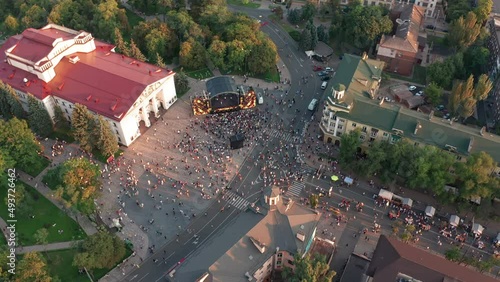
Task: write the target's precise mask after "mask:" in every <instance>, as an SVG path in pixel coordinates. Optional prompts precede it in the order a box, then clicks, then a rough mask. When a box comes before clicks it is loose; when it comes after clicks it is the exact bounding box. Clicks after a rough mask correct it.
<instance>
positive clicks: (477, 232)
mask: <svg viewBox="0 0 500 282" xmlns="http://www.w3.org/2000/svg"><path fill="white" fill-rule="evenodd" d="M483 231H484V227H483V226H482V225H481V224H479V223H474V224H472V233H474V236H476V237H479V236H481V234H483Z"/></svg>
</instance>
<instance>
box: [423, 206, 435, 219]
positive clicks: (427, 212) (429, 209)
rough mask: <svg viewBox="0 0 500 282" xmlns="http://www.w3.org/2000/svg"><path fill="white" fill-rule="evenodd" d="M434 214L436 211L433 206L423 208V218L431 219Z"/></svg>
mask: <svg viewBox="0 0 500 282" xmlns="http://www.w3.org/2000/svg"><path fill="white" fill-rule="evenodd" d="M435 213H436V209H435V208H434V207H433V206H427V207H426V208H425V216H428V217H433V216H434V214H435Z"/></svg>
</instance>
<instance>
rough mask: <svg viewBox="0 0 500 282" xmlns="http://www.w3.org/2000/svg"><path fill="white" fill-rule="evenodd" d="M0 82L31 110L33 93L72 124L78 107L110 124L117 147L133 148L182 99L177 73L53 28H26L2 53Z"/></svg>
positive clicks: (87, 35)
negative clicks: (143, 130) (145, 130)
mask: <svg viewBox="0 0 500 282" xmlns="http://www.w3.org/2000/svg"><path fill="white" fill-rule="evenodd" d="M0 50H1V52H0V57H1V60H0V80H1V81H2V82H3V83H5V84H8V85H10V86H11V87H12V88H13V89H14V90H15V91H16V93H17V95H18V98H19V101H20V102H21V104H22V105H23V107H24V108H25V110H28V99H27V95H26V94H27V93H30V94H32V95H33V96H34V97H35V98H36V99H38V100H39V101H40V102H41V103H42V104H43V105H44V106H45V108H46V109H47V111H48V112H49V114H50V116H51V117H52V119H54V118H55V116H54V112H55V108H56V106H59V107H60V108H61V110H62V111H63V113H64V114H65V115H66V118H67V120H68V121H69V122H71V113H72V111H73V108H74V105H75V104H82V105H85V106H86V107H87V108H88V109H89V110H90V111H91V112H92V113H94V114H96V115H100V116H102V117H103V118H104V119H105V120H106V121H108V122H109V124H110V126H111V128H112V130H113V132H114V134H115V135H116V137H117V138H118V142H119V143H120V144H122V145H125V146H128V145H130V144H132V143H133V142H134V141H135V140H136V139H137V137H139V136H140V134H141V133H140V130H139V129H140V127H141V126H145V127H149V126H151V120H154V119H155V117H158V116H159V114H160V108H163V109H168V108H170V107H171V106H172V105H173V103H174V102H175V101H176V100H177V95H176V91H175V85H174V75H175V73H174V72H173V71H172V70H168V69H162V68H158V67H157V66H154V65H152V64H148V63H145V62H141V61H138V60H135V59H133V58H130V57H127V56H124V55H121V54H117V53H115V46H114V45H112V44H109V43H105V42H102V41H98V40H95V39H94V37H93V36H92V35H91V34H90V33H88V32H85V31H75V30H72V29H68V28H65V27H62V26H58V25H54V24H49V25H47V26H45V27H43V28H40V29H32V28H29V29H26V30H25V31H24V32H23V33H21V34H18V35H15V36H12V37H10V38H8V39H7V41H6V42H5V43H4V44H3V45H2V47H1V48H0Z"/></svg>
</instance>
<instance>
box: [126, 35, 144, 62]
mask: <svg viewBox="0 0 500 282" xmlns="http://www.w3.org/2000/svg"><path fill="white" fill-rule="evenodd" d="M130 57H132V58H134V59H137V60H139V61H141V62H144V61H146V56H144V54H142V52H141V50H140V49H139V47H137V45H135V42H134V40H133V39H131V40H130Z"/></svg>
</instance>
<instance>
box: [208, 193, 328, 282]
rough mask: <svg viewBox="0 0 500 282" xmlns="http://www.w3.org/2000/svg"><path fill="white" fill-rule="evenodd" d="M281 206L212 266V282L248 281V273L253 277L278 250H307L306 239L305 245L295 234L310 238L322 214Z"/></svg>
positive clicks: (296, 207)
mask: <svg viewBox="0 0 500 282" xmlns="http://www.w3.org/2000/svg"><path fill="white" fill-rule="evenodd" d="M278 206H280V208H278V209H276V210H273V211H269V212H268V213H267V214H266V216H265V217H264V218H263V219H262V220H261V221H260V222H259V223H258V224H257V225H255V227H253V228H252V229H251V230H250V231H249V232H248V233H247V234H246V235H245V236H243V237H242V238H241V239H240V240H239V241H238V242H237V243H236V244H234V245H233V246H232V247H231V248H230V249H229V250H228V251H227V252H226V253H225V254H224V255H222V256H221V257H220V258H219V259H218V260H217V261H216V262H215V263H214V264H212V265H211V266H210V268H209V271H210V273H211V274H212V276H213V281H228V282H238V281H241V282H243V281H248V278H246V277H245V273H247V272H248V273H249V274H250V275H252V274H253V272H254V271H255V270H256V269H258V268H259V267H261V266H262V264H263V263H264V262H266V261H267V260H268V259H269V258H270V257H271V256H272V255H273V254H275V253H276V250H277V248H279V250H286V251H289V252H291V253H296V252H298V251H299V252H300V251H301V250H304V249H305V245H306V244H307V240H304V242H302V241H301V240H299V239H297V236H296V234H297V232H302V233H303V234H305V237H306V238H310V237H311V236H312V235H313V232H314V230H315V228H316V225H317V222H318V220H319V217H320V215H318V214H316V213H315V212H313V211H312V210H310V209H308V208H305V207H302V206H300V205H297V204H294V205H291V207H290V208H289V209H288V210H286V212H285V206H283V205H282V204H281V202H279V203H278ZM256 245H257V246H256ZM262 246H265V247H264V248H262ZM262 250H263V252H262Z"/></svg>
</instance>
